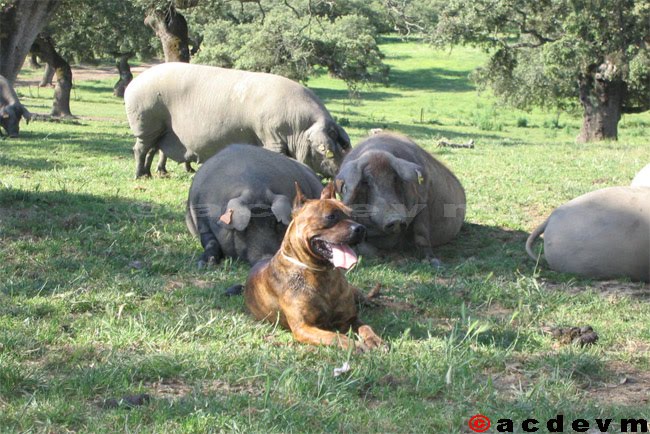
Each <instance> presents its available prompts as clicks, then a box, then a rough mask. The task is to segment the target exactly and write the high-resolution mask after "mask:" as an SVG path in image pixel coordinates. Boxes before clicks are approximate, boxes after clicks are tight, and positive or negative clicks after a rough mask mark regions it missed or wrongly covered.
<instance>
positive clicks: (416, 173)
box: [389, 155, 424, 184]
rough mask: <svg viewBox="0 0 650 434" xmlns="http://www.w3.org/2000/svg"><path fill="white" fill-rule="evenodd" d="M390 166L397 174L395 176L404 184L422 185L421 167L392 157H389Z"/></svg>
mask: <svg viewBox="0 0 650 434" xmlns="http://www.w3.org/2000/svg"><path fill="white" fill-rule="evenodd" d="M389 160H390V165H391V167H392V168H393V170H395V172H397V175H398V176H399V177H400V178H402V180H403V181H404V182H417V183H418V184H422V183H423V182H424V174H423V173H424V172H423V170H422V166H420V165H418V164H415V163H411V162H410V161H406V160H404V159H402V158H397V157H395V156H393V155H391V156H390V158H389Z"/></svg>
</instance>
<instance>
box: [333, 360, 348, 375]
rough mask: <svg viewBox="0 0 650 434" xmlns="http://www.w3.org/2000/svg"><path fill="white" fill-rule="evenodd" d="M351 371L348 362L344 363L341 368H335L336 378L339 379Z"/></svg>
mask: <svg viewBox="0 0 650 434" xmlns="http://www.w3.org/2000/svg"><path fill="white" fill-rule="evenodd" d="M349 371H350V364H349V363H348V362H345V363H343V365H342V366H341V367H340V368H334V376H335V377H338V376H339V375H342V374H345V373H346V372H349Z"/></svg>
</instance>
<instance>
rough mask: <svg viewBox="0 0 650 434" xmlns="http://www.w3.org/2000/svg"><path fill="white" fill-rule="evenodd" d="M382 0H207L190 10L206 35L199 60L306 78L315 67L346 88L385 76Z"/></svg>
mask: <svg viewBox="0 0 650 434" xmlns="http://www.w3.org/2000/svg"><path fill="white" fill-rule="evenodd" d="M379 6H380V5H379V4H378V2H363V1H360V0H346V1H340V2H325V1H319V0H311V1H309V0H292V1H286V0H268V1H264V2H251V1H245V2H240V1H233V2H228V1H217V0H204V1H202V2H199V3H198V5H197V6H196V7H194V8H192V9H189V10H187V16H188V21H189V23H190V32H194V33H199V34H201V37H202V38H203V45H202V48H201V51H199V53H198V54H197V57H196V61H197V62H200V63H206V64H212V65H217V66H224V67H232V68H241V69H247V70H254V71H263V72H271V73H275V74H281V75H284V76H287V77H290V78H293V79H296V80H303V81H304V80H306V79H307V77H308V76H309V74H311V73H313V70H314V68H315V67H316V66H322V67H325V68H326V69H327V70H328V72H329V73H330V74H331V75H333V76H335V77H338V78H341V79H343V80H345V81H346V83H347V84H348V86H350V87H355V86H356V85H358V84H359V83H368V82H372V81H382V80H385V78H386V76H387V71H388V68H387V67H386V66H385V65H384V64H383V62H382V58H383V55H382V54H381V52H380V50H379V48H378V46H377V37H378V31H379V29H378V27H381V26H382V25H383V26H384V30H385V24H382V23H384V20H383V18H382V17H381V11H382V9H381V7H379Z"/></svg>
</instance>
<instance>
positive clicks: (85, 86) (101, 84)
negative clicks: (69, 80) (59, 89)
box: [75, 75, 118, 95]
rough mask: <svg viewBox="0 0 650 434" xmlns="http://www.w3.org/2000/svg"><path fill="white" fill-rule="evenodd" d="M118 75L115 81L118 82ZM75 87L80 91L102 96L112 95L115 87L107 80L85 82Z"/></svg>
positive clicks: (78, 83) (76, 84) (77, 83)
mask: <svg viewBox="0 0 650 434" xmlns="http://www.w3.org/2000/svg"><path fill="white" fill-rule="evenodd" d="M117 78H118V77H117V75H116V78H115V80H113V81H117ZM75 87H76V88H77V90H79V91H83V92H88V93H94V94H102V95H112V94H113V85H112V84H110V83H108V82H107V80H84V81H79V82H76V83H75Z"/></svg>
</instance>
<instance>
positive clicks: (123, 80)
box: [113, 53, 133, 98]
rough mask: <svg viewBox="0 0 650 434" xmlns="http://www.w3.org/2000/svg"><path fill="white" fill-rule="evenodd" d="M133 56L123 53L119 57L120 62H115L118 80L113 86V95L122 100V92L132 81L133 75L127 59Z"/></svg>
mask: <svg viewBox="0 0 650 434" xmlns="http://www.w3.org/2000/svg"><path fill="white" fill-rule="evenodd" d="M132 56H133V53H125V54H122V55H121V56H120V61H119V62H117V71H118V72H119V74H120V79H119V80H118V82H117V83H115V86H113V95H115V96H117V97H119V98H124V91H125V90H126V87H127V86H128V85H129V83H131V80H133V74H132V73H131V65H129V58H131V57H132Z"/></svg>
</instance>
